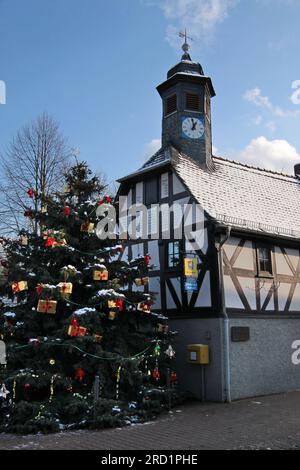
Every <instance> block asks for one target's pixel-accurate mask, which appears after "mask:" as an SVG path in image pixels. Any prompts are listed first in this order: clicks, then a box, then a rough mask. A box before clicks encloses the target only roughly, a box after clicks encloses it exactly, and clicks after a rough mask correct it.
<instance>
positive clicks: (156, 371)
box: [152, 367, 160, 382]
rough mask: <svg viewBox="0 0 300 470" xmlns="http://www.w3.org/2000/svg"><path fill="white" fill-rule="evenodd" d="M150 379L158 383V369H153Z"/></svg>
mask: <svg viewBox="0 0 300 470" xmlns="http://www.w3.org/2000/svg"><path fill="white" fill-rule="evenodd" d="M152 377H153V378H154V379H155V380H156V381H157V382H159V381H160V372H159V370H158V367H155V369H154V370H153V372H152Z"/></svg>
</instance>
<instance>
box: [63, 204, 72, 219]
mask: <svg viewBox="0 0 300 470" xmlns="http://www.w3.org/2000/svg"><path fill="white" fill-rule="evenodd" d="M70 213H71V209H70V207H68V206H66V207H64V214H65V216H66V217H69V215H70Z"/></svg>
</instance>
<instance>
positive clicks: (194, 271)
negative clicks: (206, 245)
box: [184, 258, 198, 279]
mask: <svg viewBox="0 0 300 470" xmlns="http://www.w3.org/2000/svg"><path fill="white" fill-rule="evenodd" d="M184 275H185V277H191V278H194V279H198V267H197V258H184Z"/></svg>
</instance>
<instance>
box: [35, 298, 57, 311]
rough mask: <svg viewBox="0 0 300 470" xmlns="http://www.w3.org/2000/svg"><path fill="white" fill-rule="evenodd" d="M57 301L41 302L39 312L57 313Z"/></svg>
mask: <svg viewBox="0 0 300 470" xmlns="http://www.w3.org/2000/svg"><path fill="white" fill-rule="evenodd" d="M56 309H57V301H56V300H39V303H38V307H37V311H38V312H40V313H51V314H54V313H56Z"/></svg>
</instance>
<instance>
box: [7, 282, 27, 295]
mask: <svg viewBox="0 0 300 470" xmlns="http://www.w3.org/2000/svg"><path fill="white" fill-rule="evenodd" d="M11 288H12V291H13V293H14V294H17V293H18V292H23V291H24V290H28V284H27V282H26V281H19V282H13V284H12V286H11Z"/></svg>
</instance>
